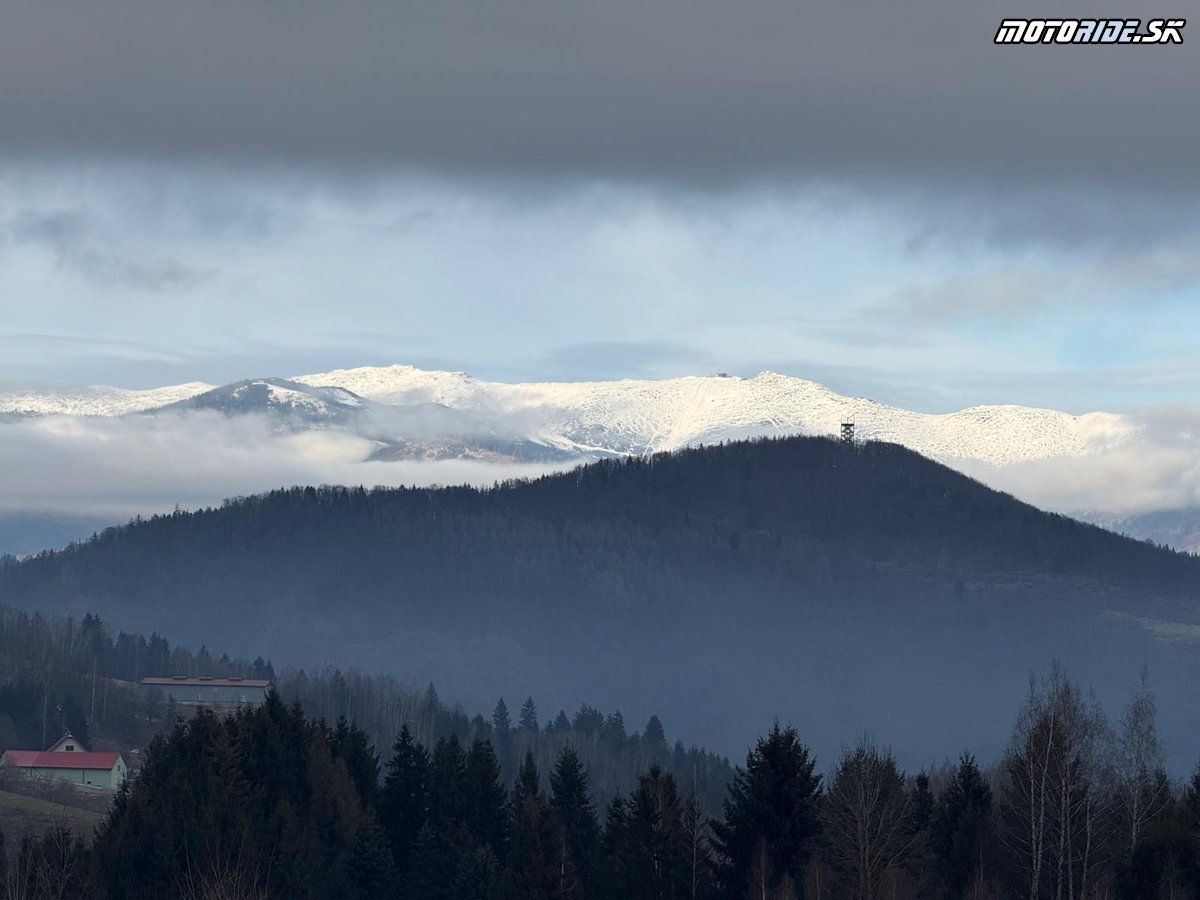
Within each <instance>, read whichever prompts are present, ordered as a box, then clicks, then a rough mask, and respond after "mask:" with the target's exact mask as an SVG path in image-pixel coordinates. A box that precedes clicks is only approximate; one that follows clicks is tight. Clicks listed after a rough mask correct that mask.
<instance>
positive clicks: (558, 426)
mask: <svg viewBox="0 0 1200 900" xmlns="http://www.w3.org/2000/svg"><path fill="white" fill-rule="evenodd" d="M304 386H307V387H308V388H311V389H336V390H313V391H306V390H304ZM301 391H302V392H303V393H301ZM360 398H361V401H366V403H365V404H363V406H364V409H365V411H366V412H367V413H369V415H367V416H364V417H358V416H353V415H345V413H348V412H350V411H351V410H354V409H357V405H358V404H359V403H360ZM218 399H219V401H220V402H217V400H218ZM256 402H257V406H256V405H255V403H256ZM330 404H332V405H333V406H332V407H330ZM167 407H171V408H172V409H175V410H186V409H189V408H192V407H196V408H208V409H211V408H218V409H221V410H223V411H225V412H228V413H230V414H238V413H245V412H254V411H260V412H263V413H267V414H275V415H283V414H287V415H290V416H292V417H293V418H294V416H295V413H296V411H297V409H298V408H301V407H302V408H303V409H304V411H305V412H306V413H307V414H308V415H307V417H306V418H308V419H309V420H310V421H311V424H312V426H313V427H328V426H330V425H331V424H340V425H342V426H344V427H348V428H355V429H359V428H360V427H363V426H360V424H359V423H361V422H364V421H369V422H370V426H369V427H370V430H371V432H372V433H371V434H370V436H371V437H372V439H379V438H384V439H390V440H396V441H401V442H405V444H406V445H407V444H413V442H416V443H417V444H419V442H420V441H422V440H429V441H435V440H442V439H444V438H446V437H447V435H441V434H437V433H433V432H436V431H438V430H439V426H438V425H437V424H436V422H437V421H442V420H445V418H446V416H449V415H451V412H450V411H456V412H457V413H461V414H465V415H466V416H467V417H469V418H468V419H467V421H477V422H480V423H484V424H481V425H480V426H479V427H480V430H481V431H486V433H487V435H488V436H489V437H490V439H492V440H494V439H495V435H496V434H498V433H499V434H503V435H504V436H505V437H506V439H511V440H515V441H517V442H518V444H519V445H520V446H525V447H531V446H532V447H539V446H540V447H543V448H546V449H547V450H550V451H554V452H555V453H556V454H558V455H561V456H565V457H570V456H573V455H578V456H580V457H587V456H592V455H597V454H602V455H611V454H617V455H624V454H641V453H648V452H654V451H660V450H674V449H678V448H680V447H685V446H690V445H696V444H703V443H713V442H717V441H721V440H730V439H737V438H745V437H752V436H758V435H785V434H836V433H837V432H838V430H839V428H840V425H841V423H842V422H854V423H855V425H856V430H857V435H858V436H859V437H860V438H865V439H876V440H884V441H892V442H895V443H899V444H903V445H904V446H907V447H910V448H912V449H913V450H916V451H917V452H919V453H922V454H924V455H926V456H930V457H932V458H934V459H939V460H942V461H945V462H948V463H951V464H953V463H955V462H959V461H964V460H978V461H981V462H985V463H988V464H990V465H993V466H1005V465H1009V464H1012V463H1017V462H1021V461H1026V460H1040V459H1049V458H1056V457H1079V456H1088V455H1092V454H1095V453H1100V452H1103V451H1105V450H1108V449H1111V448H1113V447H1115V446H1117V445H1119V444H1121V443H1122V442H1124V441H1126V440H1127V439H1128V438H1130V437H1131V436H1132V435H1133V434H1134V432H1135V430H1136V426H1135V425H1134V424H1132V423H1131V422H1130V421H1129V420H1127V419H1126V418H1124V417H1122V416H1120V415H1116V414H1112V413H1104V412H1093V413H1088V414H1085V415H1078V416H1076V415H1071V414H1069V413H1064V412H1058V411H1055V410H1047V409H1036V408H1029V407H1021V406H976V407H971V408H969V409H964V410H961V411H958V412H953V413H947V414H929V413H919V412H912V411H910V410H906V409H901V408H898V407H893V406H887V405H884V404H881V403H876V402H875V401H872V400H869V399H866V398H861V397H845V396H842V395H840V394H837V393H835V392H834V391H832V390H830V389H829V388H827V387H824V386H823V385H820V384H817V383H816V382H812V381H807V380H805V379H802V378H794V377H790V376H786V375H779V374H776V373H773V372H762V373H760V374H758V375H755V376H754V377H752V378H739V377H732V376H723V375H722V376H687V377H682V378H671V379H663V380H633V379H625V380H619V381H592V382H542V383H524V384H507V383H501V382H489V381H482V380H479V379H476V378H473V377H471V376H469V375H466V374H464V373H461V372H440V371H426V370H422V369H417V368H414V367H413V366H406V365H393V366H382V367H363V368H356V369H337V370H334V371H331V372H322V373H317V374H308V375H299V376H294V377H292V378H289V379H287V380H286V381H284V380H281V379H260V380H258V381H247V382H238V383H236V384H235V385H228V386H225V387H223V388H215V387H214V386H213V385H209V384H204V383H200V382H193V383H189V384H181V385H174V386H170V387H164V388H158V389H155V390H146V391H131V390H124V389H120V388H105V387H89V388H85V389H82V390H80V391H76V392H58V393H53V394H45V393H36V392H31V391H24V392H19V393H12V394H0V414H3V413H7V414H9V415H18V416H43V415H68V416H121V415H129V414H133V413H144V412H149V411H154V410H159V409H164V408H167ZM395 407H398V408H400V410H401V411H405V410H413V409H416V408H421V409H426V410H429V409H439V408H440V409H443V410H445V414H446V415H445V416H443V417H442V418H441V419H440V420H439V419H435V420H434V421H435V424H433V425H430V424H429V422H430V417H429V416H427V415H422V416H420V417H414V416H406V415H387V412H388V409H389V408H395ZM331 408H332V410H333V411H332V412H330V411H329V410H330V409H331ZM334 413H337V414H336V415H335V414H334ZM418 418H419V419H420V421H421V423H422V424H421V428H420V429H419V431H420V433H408V432H409V431H410V427H409V426H408V425H407V424H406V423H409V422H413V421H416V420H417V419H418ZM456 427H457V428H458V429H459V431H460V432H461V430H462V426H461V425H460V426H456ZM381 428H384V429H389V428H390V429H392V430H395V431H396V433H395V434H390V433H389V434H381V433H380V429H381ZM454 437H456V438H459V439H461V438H462V437H463V435H462V434H461V433H458V434H456V435H454ZM414 446H415V444H414ZM414 453H415V455H418V456H419V453H416V452H415V451H414Z"/></svg>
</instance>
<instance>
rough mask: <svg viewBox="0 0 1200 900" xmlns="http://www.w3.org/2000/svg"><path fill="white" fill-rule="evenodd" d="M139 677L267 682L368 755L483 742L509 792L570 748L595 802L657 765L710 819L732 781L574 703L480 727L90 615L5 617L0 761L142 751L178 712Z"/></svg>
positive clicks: (435, 699) (437, 708)
mask: <svg viewBox="0 0 1200 900" xmlns="http://www.w3.org/2000/svg"><path fill="white" fill-rule="evenodd" d="M145 675H162V676H169V675H189V676H192V675H211V676H216V677H230V676H234V677H243V678H267V679H272V680H273V681H274V682H275V685H276V687H277V689H278V691H279V693H280V695H281V696H282V697H283V698H284V700H285V702H287V703H289V704H292V703H297V704H300V705H302V706H303V707H304V709H306V710H308V711H309V712H310V713H311V714H312V715H313V716H314V717H316V718H319V719H323V720H325V721H329V722H336V721H338V720H341V719H345V720H347V721H349V722H353V723H354V724H355V726H356V727H357V728H359V729H360V730H362V731H363V732H364V733H365V734H366V736H367V738H368V740H369V741H370V742H371V743H372V744H374V745H376V746H380V747H385V748H387V747H389V746H390V745H391V742H392V739H393V738H394V736H395V735H396V734H397V733H398V732H399V731H400V729H401V727H402V726H405V725H407V726H408V727H409V728H410V729H411V731H412V733H413V735H414V737H415V739H416V740H417V741H418V742H420V743H421V744H423V745H425V746H427V747H433V746H434V744H435V743H436V742H437V741H438V739H439V738H444V737H456V738H457V739H458V740H459V741H460V742H462V743H463V744H464V745H465V744H469V743H470V742H471V741H473V740H476V739H478V740H485V741H490V742H491V743H492V744H493V746H494V747H495V748H496V751H497V758H498V759H499V761H500V764H501V768H502V772H503V777H504V779H505V782H506V784H509V785H511V784H512V783H513V782H514V780H515V779H516V777H517V769H518V767H519V765H520V762H521V760H522V758H523V757H524V755H525V754H526V753H532V754H533V756H534V759H535V760H536V761H537V762H538V764H539V765H541V766H543V767H546V766H548V765H549V764H550V763H551V762H552V761H553V759H554V758H555V757H556V756H557V754H558V753H559V751H560V750H561V749H562V747H564V746H565V745H567V744H570V745H571V746H573V747H575V748H576V751H577V752H578V753H579V755H580V756H581V757H582V758H583V759H584V761H585V762H586V764H587V766H588V768H589V771H590V772H591V773H592V778H591V782H590V783H591V788H592V790H593V792H594V796H593V799H594V800H595V801H596V802H597V803H604V802H607V800H608V799H609V798H610V797H612V796H614V795H615V794H619V793H627V792H628V791H629V790H631V788H632V786H633V785H634V784H636V782H637V778H638V775H639V774H640V773H642V772H644V771H646V770H647V769H648V768H649V767H650V766H652V765H658V766H660V767H661V768H662V769H663V770H664V771H669V772H677V773H681V777H682V775H686V777H687V778H688V780H689V783H691V784H693V786H694V788H695V790H696V793H697V795H698V796H699V797H700V799H701V802H702V803H703V804H704V807H705V809H706V810H715V809H717V808H718V807H719V805H720V800H721V797H722V796H723V795H724V791H725V786H726V785H727V784H728V783H729V780H730V778H732V776H733V771H732V768H731V766H730V765H729V761H728V760H727V759H725V758H724V757H721V756H718V755H716V754H713V753H709V752H706V751H704V750H701V749H698V748H696V747H688V748H685V747H684V745H683V744H682V742H679V741H676V742H675V743H674V744H670V743H668V741H667V737H666V733H665V731H664V729H663V725H662V722H661V721H660V720H659V718H658V717H657V716H651V717H650V718H649V720H648V721H647V723H646V725H645V727H644V728H643V729H642V730H641V731H638V730H637V729H629V730H628V731H627V729H626V726H625V720H624V717H623V716H622V715H621V713H620V711H614V712H610V713H604V712H602V711H600V710H598V709H596V708H594V707H592V706H590V705H588V704H582V705H581V706H580V707H579V708H578V709H577V710H576V711H575V712H574V714H573V715H571V716H568V715H567V714H566V712H564V711H562V710H560V711H559V712H558V714H557V715H556V716H551V717H548V718H547V720H546V722H545V724H544V727H543V725H542V723H541V722H539V715H538V709H537V704H536V703H535V701H534V699H533V698H532V697H529V698H526V700H525V701H524V703H523V704H522V706H521V708H520V709H519V710H518V711H514V712H513V713H510V712H509V710H508V707H507V705H506V704H505V702H504V700H503V699H501V700H499V701H498V702H497V703H496V705H495V707H494V709H493V710H492V714H491V716H490V717H488V718H485V717H484V716H483V715H481V714H475V715H468V714H467V712H466V711H465V710H464V709H463V707H462V706H461V705H460V704H450V703H446V702H444V701H443V700H442V699H441V698H440V697H439V696H438V692H437V690H436V689H435V688H434V686H433V685H432V684H430V685H429V686H428V687H427V688H426V689H425V690H424V691H417V690H413V689H411V688H407V687H405V686H403V685H401V684H400V683H399V682H398V681H396V679H394V678H391V677H387V676H379V675H366V674H363V673H360V672H356V671H353V670H348V671H342V670H341V669H337V668H332V667H330V668H325V669H319V670H304V669H298V670H287V671H284V672H282V673H279V674H276V672H275V668H274V666H273V665H272V664H271V662H270V661H269V660H264V659H263V658H262V657H258V658H256V659H254V660H253V661H249V660H244V659H237V658H230V657H229V656H228V655H227V654H221V655H219V656H217V655H214V654H213V653H210V652H209V650H208V648H207V647H201V648H200V649H199V650H198V651H195V652H193V651H191V650H189V649H188V648H186V647H183V646H179V645H172V644H170V643H169V642H168V641H167V640H166V639H165V638H163V637H162V636H160V635H157V634H156V635H151V636H150V637H149V638H146V637H144V636H142V635H137V634H129V633H126V632H118V633H117V634H115V635H114V634H113V633H112V630H111V629H110V628H109V627H108V626H107V624H105V623H104V622H102V621H101V620H100V619H99V618H98V617H96V616H93V615H90V614H89V615H86V616H84V617H83V619H82V620H75V619H73V618H70V617H45V616H42V615H40V614H37V613H35V614H33V615H29V614H27V613H24V612H20V611H16V610H11V609H7V608H4V607H0V750H6V749H9V748H24V749H30V748H32V749H40V748H43V747H45V746H47V745H48V744H49V743H50V742H51V741H53V740H54V739H55V738H57V737H58V736H59V735H60V734H61V733H62V731H63V730H64V729H69V730H70V731H71V732H72V733H73V734H74V735H75V736H76V737H78V738H79V739H80V740H81V741H83V742H84V744H85V745H88V746H91V745H92V744H94V743H95V741H97V740H99V741H101V742H103V743H104V744H105V745H106V746H111V747H114V748H119V749H130V748H133V747H141V746H144V745H145V744H146V743H147V742H148V741H149V740H150V739H151V737H152V735H153V734H154V733H155V732H157V731H158V730H159V729H161V728H163V727H169V726H170V725H171V724H172V723H173V722H174V720H175V718H176V717H177V716H178V715H179V714H180V712H181V709H180V708H177V707H175V706H174V705H173V704H172V703H171V702H170V698H169V696H168V695H167V694H166V693H165V692H162V691H157V690H153V691H141V690H137V689H134V688H132V686H131V683H133V682H136V681H137V680H138V679H140V678H141V677H143V676H145Z"/></svg>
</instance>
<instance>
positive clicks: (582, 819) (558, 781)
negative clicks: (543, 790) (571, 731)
mask: <svg viewBox="0 0 1200 900" xmlns="http://www.w3.org/2000/svg"><path fill="white" fill-rule="evenodd" d="M550 791H551V799H550V806H551V808H552V809H553V811H554V815H555V818H556V819H557V826H558V846H557V847H556V850H557V853H558V856H559V866H560V879H559V892H560V896H562V897H564V898H566V897H582V896H584V895H585V885H586V884H587V883H588V881H589V878H590V877H591V875H592V870H593V868H594V862H595V859H596V854H597V851H598V849H599V841H600V826H599V824H598V823H597V821H596V809H595V807H594V806H593V805H592V801H591V799H590V797H589V796H588V776H587V772H586V771H585V770H584V768H583V763H582V762H581V761H580V759H579V754H578V753H576V752H575V748H574V747H572V746H571V745H570V744H568V745H566V746H565V747H563V749H562V752H560V753H559V755H558V760H557V762H555V764H554V771H553V772H552V773H551V775H550Z"/></svg>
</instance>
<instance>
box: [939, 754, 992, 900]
mask: <svg viewBox="0 0 1200 900" xmlns="http://www.w3.org/2000/svg"><path fill="white" fill-rule="evenodd" d="M991 813H992V789H991V787H989V786H988V783H987V781H986V780H985V779H984V777H983V774H982V773H981V772H980V771H979V767H978V766H977V765H976V764H975V757H973V756H972V755H971V754H970V753H964V754H963V755H962V756H961V757H959V760H958V768H957V769H955V771H954V778H953V779H952V780H951V781H950V783H949V784H948V785H947V786H946V789H945V790H944V791H942V795H941V797H939V798H938V802H937V805H936V807H935V808H934V812H933V818H932V822H931V823H930V828H929V832H930V833H929V845H930V849H931V850H932V851H933V855H934V860H935V864H936V868H937V875H938V881H939V883H940V885H941V889H942V896H943V897H945V898H946V900H959V898H961V897H964V896H966V895H967V892H968V891H969V890H970V888H971V886H972V885H974V884H976V883H978V882H982V881H984V880H985V879H986V877H987V874H988V873H987V871H986V869H985V863H986V861H987V858H988V850H987V843H988V836H989V829H990V822H991Z"/></svg>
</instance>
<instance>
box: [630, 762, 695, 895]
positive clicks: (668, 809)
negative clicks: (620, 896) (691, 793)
mask: <svg viewBox="0 0 1200 900" xmlns="http://www.w3.org/2000/svg"><path fill="white" fill-rule="evenodd" d="M623 825H624V842H625V846H626V851H625V853H624V854H623V856H624V863H625V866H626V867H627V869H628V878H629V887H630V893H629V894H628V895H627V896H629V897H631V898H633V900H662V898H667V897H682V896H685V895H686V893H687V891H688V890H689V888H690V885H689V879H688V869H687V865H686V856H685V845H684V830H683V810H682V807H681V805H680V802H679V793H678V790H677V788H676V785H675V779H674V778H672V777H671V776H670V775H667V774H664V773H663V771H662V769H660V768H659V767H658V766H651V767H650V771H649V772H647V773H646V774H645V775H643V776H642V777H641V778H640V779H638V786H637V788H636V789H635V790H634V792H633V793H632V794H631V795H630V797H629V802H628V804H627V806H626V814H625V816H624V822H623Z"/></svg>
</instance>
